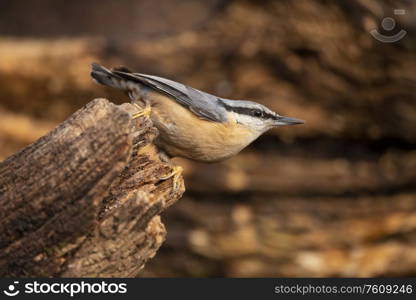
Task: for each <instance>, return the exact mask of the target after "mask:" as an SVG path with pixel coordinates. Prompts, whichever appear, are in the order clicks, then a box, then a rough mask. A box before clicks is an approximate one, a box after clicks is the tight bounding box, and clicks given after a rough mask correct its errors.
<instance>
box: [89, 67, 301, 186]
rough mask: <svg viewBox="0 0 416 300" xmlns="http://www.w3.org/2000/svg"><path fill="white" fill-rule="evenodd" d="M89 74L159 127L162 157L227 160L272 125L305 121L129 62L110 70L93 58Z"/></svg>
mask: <svg viewBox="0 0 416 300" xmlns="http://www.w3.org/2000/svg"><path fill="white" fill-rule="evenodd" d="M91 77H92V78H93V79H94V80H95V81H96V82H97V83H99V84H102V85H105V86H109V87H113V88H117V89H121V90H123V91H125V92H127V94H128V96H129V98H130V99H131V101H132V103H133V104H134V105H135V106H136V107H137V109H138V111H137V113H135V114H133V116H132V117H133V118H140V117H148V118H150V119H151V120H152V122H153V124H154V126H155V127H156V128H157V129H158V131H159V135H158V137H157V138H156V140H155V144H156V146H157V147H158V148H159V149H160V150H161V151H162V154H163V155H162V159H163V160H164V161H168V158H171V157H184V158H187V159H190V160H194V161H199V162H209V163H210V162H218V161H223V160H226V159H228V158H230V157H232V156H235V155H236V154H238V153H239V152H240V151H241V150H242V149H244V148H245V147H247V146H248V145H249V144H250V143H251V142H253V141H254V140H256V139H257V138H258V137H259V136H260V135H262V134H263V133H265V132H266V131H268V130H269V129H272V128H274V127H277V126H282V125H296V124H303V123H304V121H303V120H300V119H296V118H291V117H286V116H281V115H279V114H278V113H276V112H274V111H272V110H270V109H269V108H267V107H266V106H264V105H262V104H260V103H257V102H254V101H248V100H231V99H225V98H221V97H218V96H214V95H211V94H208V93H206V92H203V91H200V90H198V89H195V88H192V87H190V86H187V85H185V84H182V83H179V82H175V81H173V80H170V79H166V78H163V77H158V76H154V75H147V74H141V73H133V72H131V71H130V70H129V69H127V68H126V67H118V68H113V69H111V70H110V69H107V68H105V67H103V66H101V65H99V64H97V63H93V64H92V70H91ZM182 171H183V170H182V168H181V167H180V166H175V167H174V168H173V171H172V173H171V174H169V175H168V176H166V178H162V179H167V178H169V177H172V176H173V177H174V184H176V182H177V179H178V178H179V176H180V174H181V173H182Z"/></svg>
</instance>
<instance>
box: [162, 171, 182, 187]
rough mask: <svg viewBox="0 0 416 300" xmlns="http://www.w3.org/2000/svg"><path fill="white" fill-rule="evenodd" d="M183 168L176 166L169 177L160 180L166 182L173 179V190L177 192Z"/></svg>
mask: <svg viewBox="0 0 416 300" xmlns="http://www.w3.org/2000/svg"><path fill="white" fill-rule="evenodd" d="M182 172H183V168H182V167H181V166H174V167H173V168H172V172H170V173H169V174H168V175H166V176H163V177H161V178H160V179H162V180H166V179H169V178H171V177H173V190H174V191H176V190H178V189H179V187H180V177H181V175H182Z"/></svg>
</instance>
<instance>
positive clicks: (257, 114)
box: [254, 110, 263, 118]
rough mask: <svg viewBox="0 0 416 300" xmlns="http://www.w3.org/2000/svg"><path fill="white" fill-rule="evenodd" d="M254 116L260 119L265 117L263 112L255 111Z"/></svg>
mask: <svg viewBox="0 0 416 300" xmlns="http://www.w3.org/2000/svg"><path fill="white" fill-rule="evenodd" d="M254 116H255V117H258V118H260V117H262V116H263V112H262V111H260V110H255V111H254Z"/></svg>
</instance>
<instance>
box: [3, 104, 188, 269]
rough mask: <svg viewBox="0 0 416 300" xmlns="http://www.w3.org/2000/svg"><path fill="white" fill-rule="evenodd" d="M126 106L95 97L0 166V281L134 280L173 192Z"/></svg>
mask: <svg viewBox="0 0 416 300" xmlns="http://www.w3.org/2000/svg"><path fill="white" fill-rule="evenodd" d="M132 111H134V107H132V106H131V105H130V104H124V105H121V106H117V105H114V104H112V103H110V102H108V101H107V100H105V99H96V100H94V101H92V102H91V103H89V104H88V105H87V106H86V107H84V108H82V109H81V110H79V111H78V112H76V113H75V114H73V115H72V116H71V117H70V118H69V119H67V120H66V121H65V122H63V123H62V124H61V125H59V126H58V127H57V128H55V129H54V130H53V131H52V132H50V133H49V134H47V135H46V136H44V137H42V138H40V139H39V140H37V141H36V142H35V143H33V144H32V145H30V146H28V147H26V148H25V149H23V150H21V151H20V152H18V153H16V154H14V155H13V156H11V157H10V158H8V159H7V160H5V161H4V162H3V163H1V164H0V206H1V207H2V209H1V210H0V276H48V277H49V276H71V277H84V276H88V277H116V276H119V277H126V276H136V275H137V274H138V272H139V270H140V269H141V268H143V266H144V264H145V262H146V261H147V260H148V259H149V258H151V257H153V256H154V255H155V253H156V251H157V250H158V248H159V247H160V245H161V244H162V242H163V241H164V239H165V235H166V231H165V228H164V226H163V224H162V223H161V221H160V217H159V215H158V214H159V213H160V212H161V211H163V210H164V209H165V208H166V207H167V206H169V205H171V204H172V203H173V202H175V201H176V200H178V199H179V198H180V196H181V195H182V193H183V190H184V186H183V182H182V184H181V188H180V189H178V190H173V188H172V180H171V179H169V180H164V181H163V180H161V179H160V178H161V177H164V176H166V175H167V174H168V173H169V172H170V171H171V166H170V165H168V164H166V163H162V162H161V161H160V159H159V157H158V152H157V149H156V148H155V146H154V145H153V144H152V140H153V139H154V138H155V136H156V135H157V130H156V129H154V127H152V124H151V122H150V121H148V120H146V119H143V118H141V119H137V120H134V119H132V118H131V112H132Z"/></svg>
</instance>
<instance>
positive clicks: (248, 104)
mask: <svg viewBox="0 0 416 300" xmlns="http://www.w3.org/2000/svg"><path fill="white" fill-rule="evenodd" d="M220 101H221V104H222V105H223V106H224V108H225V109H226V110H227V111H228V112H229V113H232V114H233V117H234V119H235V120H236V121H237V123H239V124H241V125H244V126H246V127H248V128H250V129H252V130H255V131H257V132H259V133H260V134H261V133H263V132H265V131H267V130H269V129H271V128H273V127H276V126H282V125H296V124H303V123H305V122H304V121H303V120H299V119H295V118H290V117H285V116H281V115H279V114H278V113H276V112H274V111H272V110H270V109H268V108H267V107H266V106H264V105H261V104H259V103H256V102H252V101H246V100H228V99H221V100H220Z"/></svg>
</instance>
